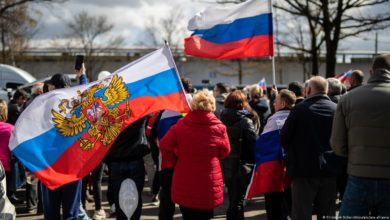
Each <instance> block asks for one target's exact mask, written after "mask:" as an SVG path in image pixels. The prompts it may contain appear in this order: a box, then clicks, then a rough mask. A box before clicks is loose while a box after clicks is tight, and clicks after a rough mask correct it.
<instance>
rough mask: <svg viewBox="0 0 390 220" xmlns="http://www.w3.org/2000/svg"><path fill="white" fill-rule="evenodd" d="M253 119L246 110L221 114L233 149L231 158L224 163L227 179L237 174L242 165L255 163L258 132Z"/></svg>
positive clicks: (226, 110) (232, 110) (228, 110)
mask: <svg viewBox="0 0 390 220" xmlns="http://www.w3.org/2000/svg"><path fill="white" fill-rule="evenodd" d="M252 117H253V115H251V114H250V113H249V112H247V111H244V110H241V111H239V110H234V109H224V110H223V111H222V113H221V121H222V122H223V123H224V124H225V125H226V127H227V132H228V136H229V142H230V147H231V152H230V154H229V156H228V157H226V159H225V160H223V161H222V166H223V167H222V168H223V170H224V177H225V178H227V179H228V178H231V177H232V176H234V175H235V174H236V173H237V170H238V168H239V165H240V163H241V164H254V163H255V145H256V138H257V131H256V129H255V126H254V124H253V121H252ZM240 139H241V140H240Z"/></svg>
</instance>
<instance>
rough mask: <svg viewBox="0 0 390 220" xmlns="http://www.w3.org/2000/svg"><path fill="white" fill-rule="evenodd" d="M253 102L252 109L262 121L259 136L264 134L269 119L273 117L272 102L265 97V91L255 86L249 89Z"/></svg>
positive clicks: (250, 102)
mask: <svg viewBox="0 0 390 220" xmlns="http://www.w3.org/2000/svg"><path fill="white" fill-rule="evenodd" d="M249 94H250V97H251V100H250V101H249V105H250V107H251V108H252V109H253V110H255V111H256V113H257V115H258V116H259V119H260V129H259V134H261V132H263V129H264V126H265V124H266V123H267V119H268V117H269V116H270V115H271V108H270V101H269V100H268V99H267V98H266V96H265V95H264V92H263V89H262V88H261V87H260V86H259V85H258V84H255V85H253V86H251V87H250V88H249Z"/></svg>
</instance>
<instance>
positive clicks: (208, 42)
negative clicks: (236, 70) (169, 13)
mask: <svg viewBox="0 0 390 220" xmlns="http://www.w3.org/2000/svg"><path fill="white" fill-rule="evenodd" d="M271 7H272V5H271V0H249V1H246V2H244V3H241V4H236V5H233V6H230V7H225V8H212V9H207V10H206V11H204V12H201V13H198V14H197V15H195V17H193V18H192V19H191V20H190V21H189V24H188V29H189V30H190V31H193V33H192V35H191V36H190V37H188V38H186V39H185V43H184V51H185V53H186V54H188V55H193V56H199V57H206V58H212V59H235V58H244V57H258V56H273V54H274V51H273V31H272V8H271Z"/></svg>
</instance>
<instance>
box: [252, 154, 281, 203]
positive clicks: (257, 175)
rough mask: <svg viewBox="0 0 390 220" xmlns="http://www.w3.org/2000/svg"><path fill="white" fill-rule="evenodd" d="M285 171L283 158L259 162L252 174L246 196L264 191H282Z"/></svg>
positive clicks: (253, 195)
mask: <svg viewBox="0 0 390 220" xmlns="http://www.w3.org/2000/svg"><path fill="white" fill-rule="evenodd" d="M285 173H286V172H285V162H284V161H283V160H273V161H269V162H265V163H262V164H260V165H259V166H257V167H256V169H255V172H254V174H253V175H252V180H251V183H250V184H249V186H248V190H247V195H246V198H248V199H251V198H253V197H255V196H257V195H259V194H262V193H266V192H283V191H284V185H285V181H284V179H285Z"/></svg>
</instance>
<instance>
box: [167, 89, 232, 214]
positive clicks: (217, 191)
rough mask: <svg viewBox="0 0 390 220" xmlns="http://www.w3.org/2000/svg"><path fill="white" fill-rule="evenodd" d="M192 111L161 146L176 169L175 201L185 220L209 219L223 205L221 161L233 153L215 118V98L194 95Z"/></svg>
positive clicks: (208, 94)
mask: <svg viewBox="0 0 390 220" xmlns="http://www.w3.org/2000/svg"><path fill="white" fill-rule="evenodd" d="M191 108H192V111H191V112H190V113H188V115H187V116H186V117H184V118H183V119H181V120H180V121H179V122H178V123H177V124H176V125H174V126H173V127H172V128H171V129H170V130H169V131H168V133H167V134H166V135H165V136H164V138H163V139H162V140H161V142H160V151H161V154H162V157H163V158H164V159H167V160H169V161H167V162H169V163H171V164H172V165H174V174H173V179H172V200H173V201H174V202H175V203H177V204H179V205H180V210H181V212H182V215H183V219H184V220H189V219H196V220H203V219H210V218H212V217H213V209H214V208H215V207H217V206H219V205H221V204H222V202H223V179H222V171H221V166H220V162H219V161H220V160H222V159H224V158H225V157H226V156H227V155H228V154H229V152H230V145H229V138H228V136H227V133H226V127H225V125H223V124H222V122H221V121H220V120H219V119H218V118H217V117H216V116H215V115H214V114H213V111H215V98H214V97H213V95H212V94H211V93H209V92H208V91H201V92H199V93H197V94H195V95H194V97H193V99H192V102H191Z"/></svg>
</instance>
